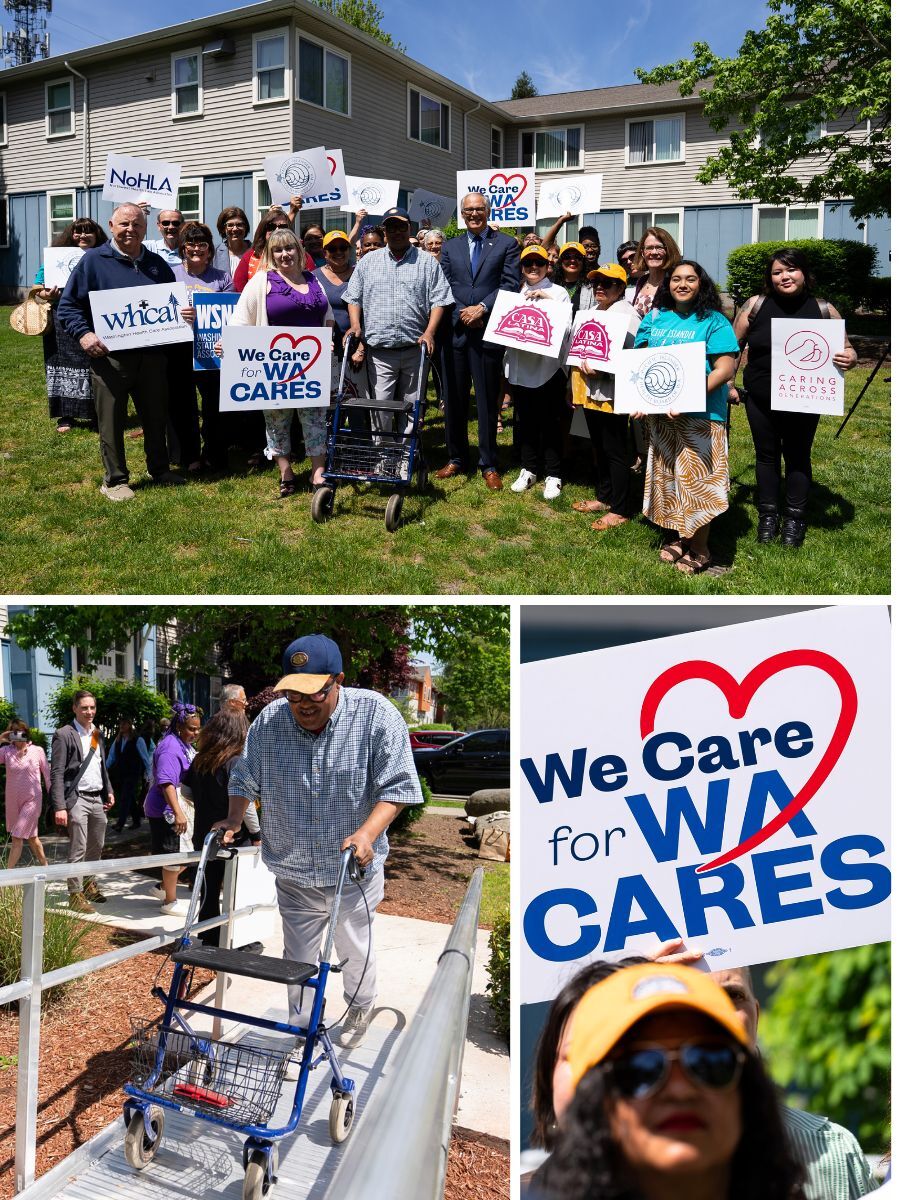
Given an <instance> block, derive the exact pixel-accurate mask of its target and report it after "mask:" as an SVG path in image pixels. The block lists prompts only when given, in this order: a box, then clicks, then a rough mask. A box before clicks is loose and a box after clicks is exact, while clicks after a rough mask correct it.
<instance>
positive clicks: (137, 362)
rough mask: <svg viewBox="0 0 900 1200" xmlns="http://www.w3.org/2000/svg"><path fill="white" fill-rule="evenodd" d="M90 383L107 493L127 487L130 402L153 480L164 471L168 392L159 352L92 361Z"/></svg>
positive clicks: (163, 359) (166, 464)
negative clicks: (136, 416) (130, 401)
mask: <svg viewBox="0 0 900 1200" xmlns="http://www.w3.org/2000/svg"><path fill="white" fill-rule="evenodd" d="M91 383H92V385H93V389H94V405H95V407H96V409H97V424H98V426H99V428H100V456H101V457H102V459H103V482H104V483H105V484H106V485H107V486H108V487H112V486H114V485H115V484H117V483H127V482H128V463H127V461H126V459H125V421H126V418H127V415H128V397H129V396H130V397H131V398H132V400H133V401H134V407H135V409H136V410H137V415H138V420H139V421H140V422H141V425H142V426H143V429H144V454H145V455H146V458H147V470H148V471H149V472H150V474H151V475H152V476H154V478H155V477H156V476H159V475H162V474H164V473H165V472H166V471H168V469H169V451H168V447H167V446H166V415H167V412H168V394H169V388H168V383H167V382H166V357H165V354H164V353H163V351H162V350H160V349H155V348H154V349H149V350H121V351H119V353H118V354H107V355H105V356H104V357H103V358H93V359H91Z"/></svg>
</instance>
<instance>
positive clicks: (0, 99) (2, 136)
mask: <svg viewBox="0 0 900 1200" xmlns="http://www.w3.org/2000/svg"><path fill="white" fill-rule="evenodd" d="M0 105H2V106H3V117H2V120H0V146H5V145H7V144H8V141H9V124H8V122H7V119H6V92H0Z"/></svg>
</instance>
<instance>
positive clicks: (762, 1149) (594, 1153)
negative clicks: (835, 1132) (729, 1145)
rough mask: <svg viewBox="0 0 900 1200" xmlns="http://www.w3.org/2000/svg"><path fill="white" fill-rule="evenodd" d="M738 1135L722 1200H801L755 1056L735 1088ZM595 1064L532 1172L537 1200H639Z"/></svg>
mask: <svg viewBox="0 0 900 1200" xmlns="http://www.w3.org/2000/svg"><path fill="white" fill-rule="evenodd" d="M739 1090H740V1097H741V1137H740V1141H739V1142H738V1145H737V1148H736V1150H735V1152H734V1156H733V1158H732V1160H731V1171H730V1182H729V1187H728V1200H802V1197H803V1182H802V1181H803V1178H804V1174H805V1172H804V1170H803V1167H802V1166H801V1165H800V1163H799V1162H798V1161H797V1160H796V1159H795V1158H794V1155H793V1153H792V1151H791V1148H790V1146H789V1144H788V1140H787V1134H786V1133H785V1130H784V1125H783V1124H782V1120H781V1112H780V1109H779V1106H778V1094H777V1092H776V1090H775V1086H774V1084H773V1083H772V1081H771V1080H770V1079H769V1077H768V1075H767V1074H766V1069H765V1067H764V1066H763V1064H762V1062H761V1061H760V1059H759V1058H757V1056H756V1055H755V1054H748V1056H747V1059H746V1062H745V1063H744V1070H743V1073H742V1075H741V1081H740V1084H739ZM609 1097H610V1093H609V1091H608V1089H607V1086H606V1073H605V1072H604V1071H603V1068H602V1065H598V1066H596V1067H592V1068H591V1069H590V1070H589V1071H588V1072H587V1073H586V1074H585V1076H584V1078H583V1079H582V1080H581V1081H580V1083H579V1084H578V1087H577V1088H576V1089H575V1096H574V1098H573V1100H572V1104H571V1106H570V1107H569V1109H568V1110H567V1112H566V1120H565V1124H564V1126H563V1128H562V1130H561V1131H560V1136H559V1140H558V1142H557V1145H556V1147H555V1149H554V1153H553V1154H552V1155H551V1156H550V1158H548V1159H547V1161H546V1162H545V1163H544V1164H543V1165H542V1166H541V1167H540V1168H539V1169H538V1171H537V1172H536V1174H535V1177H534V1191H535V1193H536V1194H538V1195H539V1196H540V1197H541V1200H592V1198H593V1197H595V1196H602V1197H603V1200H641V1193H640V1192H639V1190H638V1188H637V1185H636V1184H635V1183H634V1182H632V1181H631V1180H630V1179H629V1178H628V1174H627V1169H626V1167H625V1166H624V1165H623V1162H622V1157H621V1155H620V1154H619V1152H618V1147H617V1145H616V1143H615V1141H614V1139H613V1135H612V1132H611V1130H610V1125H609V1114H608V1112H607V1102H608V1099H609Z"/></svg>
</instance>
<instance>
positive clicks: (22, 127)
mask: <svg viewBox="0 0 900 1200" xmlns="http://www.w3.org/2000/svg"><path fill="white" fill-rule="evenodd" d="M64 74H65V72H58V73H57V74H56V75H54V76H53V78H59V79H62V77H63V75H64ZM48 78H50V77H49V76H48V77H46V78H38V79H31V80H30V81H28V83H22V84H18V85H13V86H11V87H7V92H6V103H7V107H8V109H9V112H8V118H7V119H8V130H9V132H8V137H7V145H6V147H5V148H4V149H3V150H2V151H0V178H2V180H3V191H4V192H7V193H9V192H24V191H28V192H31V191H43V190H46V189H48V188H49V189H54V190H62V189H63V188H69V187H72V188H74V187H76V186H79V187H80V186H81V182H82V175H83V170H82V142H81V134H82V120H81V114H82V91H81V89H82V86H83V85H82V83H81V80H80V79H74V77H73V76H69V78H70V79H73V80H74V87H73V89H72V94H73V101H74V107H73V116H74V120H75V133H74V134H73V135H71V136H69V137H56V138H51V139H48V138H47V121H46V112H47V110H46V100H45V97H46V92H45V84H46V82H47V79H48Z"/></svg>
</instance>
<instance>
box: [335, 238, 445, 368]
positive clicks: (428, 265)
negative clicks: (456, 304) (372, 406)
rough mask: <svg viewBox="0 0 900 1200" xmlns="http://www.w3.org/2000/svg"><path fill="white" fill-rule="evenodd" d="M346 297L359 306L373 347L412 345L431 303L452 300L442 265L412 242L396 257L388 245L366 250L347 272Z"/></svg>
mask: <svg viewBox="0 0 900 1200" xmlns="http://www.w3.org/2000/svg"><path fill="white" fill-rule="evenodd" d="M344 299H345V300H346V301H347V303H348V304H359V305H360V306H361V307H362V323H363V327H364V328H365V331H366V342H367V343H368V344H369V345H370V346H372V347H373V348H374V349H376V350H378V349H382V350H390V349H396V348H398V347H400V346H411V345H412V344H413V343H414V342H415V341H416V339H417V338H420V337H421V336H422V334H423V333H424V332H425V328H426V326H427V325H428V318H429V317H430V316H431V310H432V309H433V308H439V307H445V306H449V305H451V304H452V303H453V292H452V291H451V290H450V284H449V283H448V282H447V277H446V275H445V274H444V272H443V271H442V270H441V265H440V263H439V262H438V260H437V259H436V258H435V257H434V255H433V254H429V253H428V251H427V250H418V249H416V247H415V246H410V248H409V250H408V251H407V252H406V254H404V255H403V257H402V258H401V259H400V261H399V262H398V261H397V260H396V259H395V258H394V256H393V255H392V254H391V252H390V250H388V249H387V248H386V247H385V249H384V250H370V251H369V253H368V254H366V255H364V256H363V258H362V259H361V261H360V262H359V263H358V264H357V266H356V269H355V270H354V272H353V274H352V275H351V276H350V282H349V283H348V284H347V290H346V291H345V292H344Z"/></svg>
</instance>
